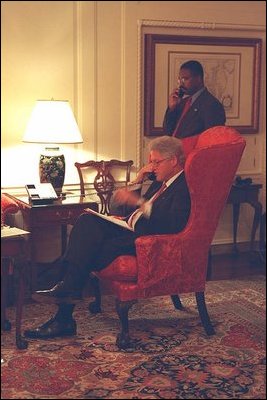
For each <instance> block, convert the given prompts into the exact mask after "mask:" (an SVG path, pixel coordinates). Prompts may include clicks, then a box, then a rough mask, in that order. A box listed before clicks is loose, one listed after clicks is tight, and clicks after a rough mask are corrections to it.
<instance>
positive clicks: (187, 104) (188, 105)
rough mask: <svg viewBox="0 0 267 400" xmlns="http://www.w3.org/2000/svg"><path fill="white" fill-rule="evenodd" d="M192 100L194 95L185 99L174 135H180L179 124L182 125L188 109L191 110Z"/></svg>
mask: <svg viewBox="0 0 267 400" xmlns="http://www.w3.org/2000/svg"><path fill="white" fill-rule="evenodd" d="M191 102H192V97H188V98H187V100H186V101H185V104H184V108H183V111H182V114H181V116H180V118H179V120H178V123H177V125H176V127H175V129H174V131H173V134H172V136H175V137H178V135H177V132H178V129H179V126H180V125H181V122H182V119H183V118H184V116H185V114H186V113H187V111H188V110H189V108H190V106H191Z"/></svg>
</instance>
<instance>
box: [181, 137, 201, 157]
mask: <svg viewBox="0 0 267 400" xmlns="http://www.w3.org/2000/svg"><path fill="white" fill-rule="evenodd" d="M199 136H200V135H195V136H189V137H186V138H179V139H180V140H181V142H182V144H183V150H184V154H185V157H187V156H188V154H189V153H191V151H192V150H193V149H194V147H195V146H196V144H197V142H198V138H199Z"/></svg>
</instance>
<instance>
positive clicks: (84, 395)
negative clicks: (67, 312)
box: [1, 276, 266, 399]
mask: <svg viewBox="0 0 267 400" xmlns="http://www.w3.org/2000/svg"><path fill="white" fill-rule="evenodd" d="M181 299H182V302H183V304H184V306H185V307H186V311H177V310H175V309H174V308H173V306H172V303H171V300H170V299H169V297H158V298H154V299H153V300H144V301H140V302H139V303H138V304H136V305H135V306H133V308H132V310H131V311H130V332H131V336H132V339H133V348H132V349H130V350H127V351H119V350H118V348H117V347H116V345H115V344H114V343H115V339H116V334H117V333H118V330H119V322H118V318H117V315H116V312H115V310H114V299H113V297H111V296H105V297H104V300H103V312H102V314H99V315H97V316H90V315H89V314H88V312H87V304H88V300H89V299H86V301H85V302H81V303H80V304H78V305H77V307H76V310H75V318H76V320H77V323H78V334H77V336H76V337H70V338H65V339H54V340H48V341H40V340H37V341H36V340H35V341H34V340H31V341H30V343H29V347H28V349H27V350H16V348H15V345H14V331H13V329H12V332H11V333H10V332H5V333H2V350H1V353H2V358H4V359H5V363H4V364H3V365H2V368H1V370H2V371H1V375H2V397H1V398H2V399H15V398H16V399H37V398H38V399H56V398H58V399H115V398H117V399H264V398H266V391H265V377H266V367H265V365H266V364H265V322H266V321H265V278H264V277H263V276H259V277H255V278H252V279H250V280H249V281H248V280H236V281H217V282H208V283H207V290H206V302H207V307H208V310H209V313H210V317H211V320H212V322H213V325H214V327H215V329H216V335H215V336H211V337H207V336H206V335H205V333H204V330H203V328H202V325H201V323H200V320H199V318H198V312H197V309H196V306H195V298H194V296H193V295H183V296H181ZM54 310H55V308H54V306H52V305H50V306H48V305H41V304H31V305H27V306H25V311H24V328H30V327H33V326H38V325H39V324H40V323H43V322H45V321H46V320H47V319H48V317H50V315H51V314H53V313H54ZM9 316H10V320H11V322H12V321H13V320H14V311H13V310H12V309H10V310H9Z"/></svg>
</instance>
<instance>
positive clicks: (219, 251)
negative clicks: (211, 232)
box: [209, 244, 266, 281]
mask: <svg viewBox="0 0 267 400" xmlns="http://www.w3.org/2000/svg"><path fill="white" fill-rule="evenodd" d="M238 250H239V251H238V253H236V252H235V251H233V247H232V246H229V245H220V246H213V247H212V250H211V266H212V267H211V277H210V279H209V280H212V281H214V280H221V279H238V278H246V277H250V276H252V275H265V276H266V259H265V254H263V253H262V252H259V251H258V250H256V251H254V252H253V253H251V252H250V251H249V250H248V248H247V245H242V244H241V245H239V246H238Z"/></svg>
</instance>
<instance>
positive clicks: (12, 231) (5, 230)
mask: <svg viewBox="0 0 267 400" xmlns="http://www.w3.org/2000/svg"><path fill="white" fill-rule="evenodd" d="M29 234H30V232H28V231H24V230H22V229H19V228H16V227H14V228H11V227H10V226H3V227H1V239H4V238H10V237H18V236H23V235H29Z"/></svg>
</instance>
